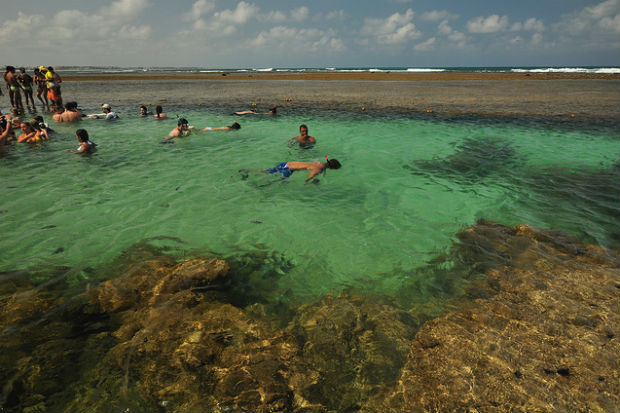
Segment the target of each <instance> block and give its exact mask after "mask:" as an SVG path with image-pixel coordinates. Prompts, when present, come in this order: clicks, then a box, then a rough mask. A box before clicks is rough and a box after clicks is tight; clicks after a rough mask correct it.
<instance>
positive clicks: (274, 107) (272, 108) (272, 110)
mask: <svg viewBox="0 0 620 413" xmlns="http://www.w3.org/2000/svg"><path fill="white" fill-rule="evenodd" d="M278 106H280V105H275V106H272V107H270V108H269V112H270V113H276V112H277V110H278Z"/></svg>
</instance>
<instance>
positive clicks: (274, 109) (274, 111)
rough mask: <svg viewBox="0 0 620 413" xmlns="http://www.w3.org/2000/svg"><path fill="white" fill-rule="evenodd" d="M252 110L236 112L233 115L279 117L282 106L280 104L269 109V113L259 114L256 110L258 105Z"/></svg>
mask: <svg viewBox="0 0 620 413" xmlns="http://www.w3.org/2000/svg"><path fill="white" fill-rule="evenodd" d="M252 106H253V107H252V109H250V110H240V111H238V112H234V113H233V115H277V114H278V107H279V106H281V105H280V104H277V105H274V106H272V107H270V108H269V112H264V113H262V112H261V113H259V112H257V110H258V109H256V105H255V104H254V105H252Z"/></svg>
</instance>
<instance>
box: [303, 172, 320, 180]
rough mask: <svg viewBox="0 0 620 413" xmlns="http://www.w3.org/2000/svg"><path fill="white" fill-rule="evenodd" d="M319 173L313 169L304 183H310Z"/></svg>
mask: <svg viewBox="0 0 620 413" xmlns="http://www.w3.org/2000/svg"><path fill="white" fill-rule="evenodd" d="M320 173H321V171H320V170H317V169H313V170H312V172H310V174H309V175H308V177H307V178H306V182H308V181H310V180H311V179H312V178H314V177H315V176H317V175H318V174H320Z"/></svg>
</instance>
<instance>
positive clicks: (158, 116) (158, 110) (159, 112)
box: [153, 105, 166, 120]
mask: <svg viewBox="0 0 620 413" xmlns="http://www.w3.org/2000/svg"><path fill="white" fill-rule="evenodd" d="M162 111H163V109H162V107H161V105H157V106H155V114H154V115H153V117H154V118H155V119H157V120H164V119H166V114H165V113H162Z"/></svg>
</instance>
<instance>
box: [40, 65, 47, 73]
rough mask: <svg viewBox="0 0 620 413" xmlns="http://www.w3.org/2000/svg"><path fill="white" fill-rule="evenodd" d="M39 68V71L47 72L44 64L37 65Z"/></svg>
mask: <svg viewBox="0 0 620 413" xmlns="http://www.w3.org/2000/svg"><path fill="white" fill-rule="evenodd" d="M39 70H40V71H41V72H47V68H46V67H45V66H39Z"/></svg>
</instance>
